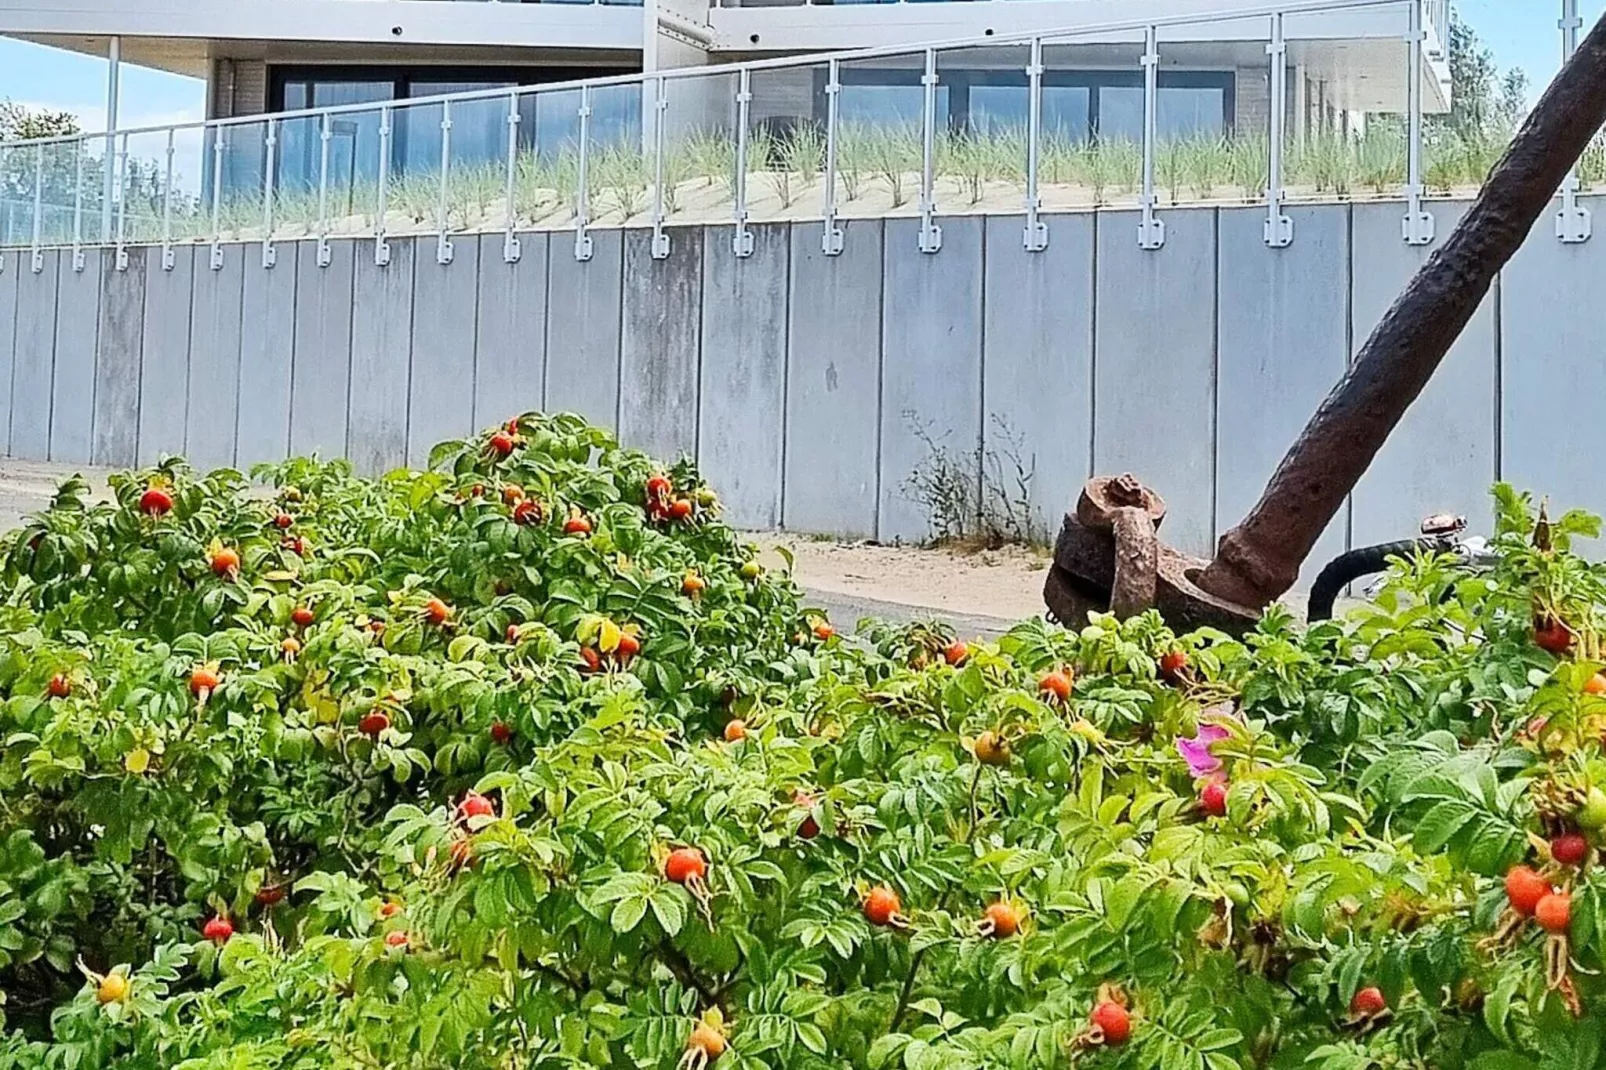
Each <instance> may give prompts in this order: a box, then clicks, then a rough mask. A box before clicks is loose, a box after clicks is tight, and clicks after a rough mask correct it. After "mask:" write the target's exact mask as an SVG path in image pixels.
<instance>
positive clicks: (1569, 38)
mask: <svg viewBox="0 0 1606 1070" xmlns="http://www.w3.org/2000/svg"><path fill="white" fill-rule="evenodd" d="M1557 26H1559V27H1560V28H1561V55H1562V62H1563V63H1565V62H1566V61H1567V60H1570V59H1572V57H1573V53H1575V52H1577V51H1578V31H1579V30H1581V29H1583V28H1584V20H1583V19H1582V18H1580V17H1579V15H1578V0H1562V4H1561V20H1560V21H1559V22H1558V23H1557ZM1594 232H1595V224H1594V219H1593V218H1592V217H1591V215H1590V212H1589V209H1588V208H1585V207H1584V206H1583V205H1581V204H1579V203H1578V165H1577V164H1574V165H1573V167H1572V169H1571V170H1569V171H1568V172H1567V177H1566V179H1565V180H1563V182H1562V184H1561V212H1560V213H1559V214H1558V215H1557V216H1556V237H1557V238H1558V239H1560V241H1561V242H1562V244H1564V245H1582V244H1583V243H1584V242H1587V241H1588V240H1589V239H1590V238H1591V237H1592V236H1593V235H1594Z"/></svg>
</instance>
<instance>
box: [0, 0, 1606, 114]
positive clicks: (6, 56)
mask: <svg viewBox="0 0 1606 1070" xmlns="http://www.w3.org/2000/svg"><path fill="white" fill-rule="evenodd" d="M1452 2H1453V3H1454V4H1455V6H1456V9H1457V10H1458V11H1460V12H1461V14H1462V16H1463V17H1464V18H1465V19H1466V20H1467V21H1468V22H1469V23H1471V25H1472V27H1473V29H1475V30H1476V31H1477V32H1478V36H1479V37H1481V38H1482V39H1483V41H1484V43H1485V44H1487V45H1488V46H1489V47H1490V48H1492V49H1493V50H1494V53H1495V59H1496V61H1497V62H1498V63H1499V64H1500V66H1501V68H1502V69H1506V68H1510V67H1521V68H1523V69H1524V70H1526V71H1527V72H1528V78H1529V82H1530V84H1531V85H1532V87H1533V93H1534V95H1535V96H1537V95H1538V93H1539V91H1540V90H1541V89H1543V88H1544V86H1545V85H1546V84H1547V83H1548V82H1549V81H1550V79H1551V78H1552V77H1553V76H1554V75H1555V73H1556V71H1557V69H1558V68H1559V67H1560V65H1561V43H1560V32H1559V31H1558V30H1557V28H1556V21H1557V18H1558V16H1559V15H1560V10H1561V4H1560V0H1452ZM1579 6H1580V9H1581V13H1582V14H1583V16H1584V18H1585V25H1586V28H1587V26H1588V25H1590V24H1592V23H1593V22H1594V20H1596V19H1598V18H1599V17H1600V16H1601V13H1602V11H1603V10H1606V0H1580V5H1579ZM0 100H13V101H17V102H19V103H23V104H27V105H30V106H34V107H48V108H52V109H55V110H60V111H69V112H72V113H73V114H75V115H77V116H78V118H79V122H80V124H81V125H82V126H83V128H84V129H85V130H103V129H105V122H106V62H105V60H103V59H97V58H94V57H89V56H81V55H78V54H77V53H72V52H65V51H62V50H59V49H53V48H45V47H43V46H40V45H30V44H24V43H22V42H20V41H10V40H6V39H4V38H0ZM204 108H205V87H204V86H203V85H202V83H201V82H199V81H197V80H195V79H193V78H182V77H179V76H177V75H171V74H162V73H160V72H157V71H151V70H146V69H143V68H140V67H135V66H133V65H132V64H124V65H123V85H122V105H121V111H122V114H121V116H120V121H119V125H120V126H123V127H131V126H157V125H162V124H165V123H176V122H183V121H186V120H193V119H199V118H201V117H202V115H203V111H204Z"/></svg>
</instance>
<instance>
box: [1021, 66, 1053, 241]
mask: <svg viewBox="0 0 1606 1070" xmlns="http://www.w3.org/2000/svg"><path fill="white" fill-rule="evenodd" d="M1026 86H1027V89H1026V93H1027V96H1026V233H1025V234H1024V235H1022V244H1023V245H1024V247H1025V249H1026V251H1027V252H1028V253H1040V252H1042V251H1043V250H1044V249H1047V248H1048V224H1047V223H1044V222H1043V221H1042V220H1041V219H1039V218H1038V215H1037V213H1038V211H1039V209H1041V208H1042V203H1043V201H1042V198H1041V197H1040V196H1039V195H1038V192H1037V180H1038V171H1039V169H1040V166H1041V164H1042V156H1043V153H1042V142H1043V39H1042V38H1041V37H1034V38H1032V45H1031V54H1030V56H1029V57H1028V59H1027V60H1026Z"/></svg>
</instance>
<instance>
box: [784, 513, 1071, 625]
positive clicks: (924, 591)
mask: <svg viewBox="0 0 1606 1070" xmlns="http://www.w3.org/2000/svg"><path fill="white" fill-rule="evenodd" d="M752 538H753V539H754V541H756V542H757V543H758V544H759V545H760V546H762V547H764V548H765V559H766V561H767V562H768V563H770V564H772V565H776V566H779V565H780V564H781V563H782V561H781V558H780V555H779V554H778V553H777V552H776V550H777V548H779V547H784V548H786V549H788V550H790V551H791V553H792V555H793V568H794V573H795V575H796V577H797V580H798V582H799V583H800V584H802V585H803V587H804V589H805V590H807V591H808V592H809V594H810V595H812V596H813V597H814V598H815V599H816V600H817V601H819V602H820V603H821V604H822V606H823V608H827V609H829V610H830V611H831V615H832V617H833V618H835V619H836V620H837V622H838V624H841V625H852V624H854V623H856V622H857V620H858V619H859V618H860V617H862V616H879V617H889V618H893V619H898V620H911V619H919V618H928V617H932V618H937V619H941V620H946V621H948V622H949V623H951V624H952V625H953V626H954V627H956V628H958V629H959V630H960V631H961V632H965V633H974V634H978V635H979V634H995V633H997V632H1001V631H1003V630H1005V629H1007V628H1008V627H1009V625H1010V623H1011V622H1013V621H1017V620H1021V619H1023V618H1026V617H1035V616H1039V615H1041V614H1042V612H1043V580H1044V578H1045V577H1046V576H1047V574H1048V565H1049V561H1048V558H1047V557H1045V556H1043V555H1041V554H1039V553H1035V552H1032V551H1028V550H1022V549H1016V548H1008V549H1004V550H1000V551H996V552H995V551H982V552H978V553H954V552H950V551H947V550H925V549H917V548H914V547H909V546H897V547H894V546H881V545H877V544H874V543H864V542H851V543H850V542H829V541H825V540H821V539H817V538H813V537H810V536H807V535H792V534H788V533H784V532H783V533H766V534H755V535H753V536H752Z"/></svg>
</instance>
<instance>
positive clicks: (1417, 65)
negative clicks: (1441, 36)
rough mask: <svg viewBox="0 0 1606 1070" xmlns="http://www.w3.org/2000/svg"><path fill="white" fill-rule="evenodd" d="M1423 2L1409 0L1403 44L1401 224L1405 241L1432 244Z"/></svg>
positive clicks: (1419, 244)
mask: <svg viewBox="0 0 1606 1070" xmlns="http://www.w3.org/2000/svg"><path fill="white" fill-rule="evenodd" d="M1424 2H1425V0H1411V7H1410V12H1409V16H1410V29H1409V30H1408V31H1407V32H1406V35H1405V44H1406V47H1407V48H1408V49H1409V50H1410V51H1409V56H1410V61H1409V63H1408V64H1407V75H1406V77H1407V78H1408V80H1409V82H1410V84H1409V85H1408V86H1407V88H1406V94H1405V96H1406V112H1407V122H1408V124H1409V128H1410V129H1409V131H1408V135H1407V137H1408V142H1407V145H1406V168H1405V170H1406V180H1405V181H1406V185H1405V200H1406V206H1405V218H1404V220H1402V221H1401V224H1400V232H1401V234H1402V236H1403V237H1404V238H1405V244H1406V245H1411V246H1418V247H1420V246H1425V245H1432V244H1433V239H1434V236H1435V234H1434V230H1435V227H1434V221H1433V213H1432V212H1429V211H1428V210H1427V209H1426V208H1425V207H1424V206H1423V203H1422V198H1423V195H1424V193H1425V192H1426V191H1425V189H1424V187H1423V185H1422V53H1423V49H1425V48H1426V47H1427V39H1428V31H1427V27H1426V25H1425V19H1424V17H1423V16H1424V11H1423V5H1424Z"/></svg>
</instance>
